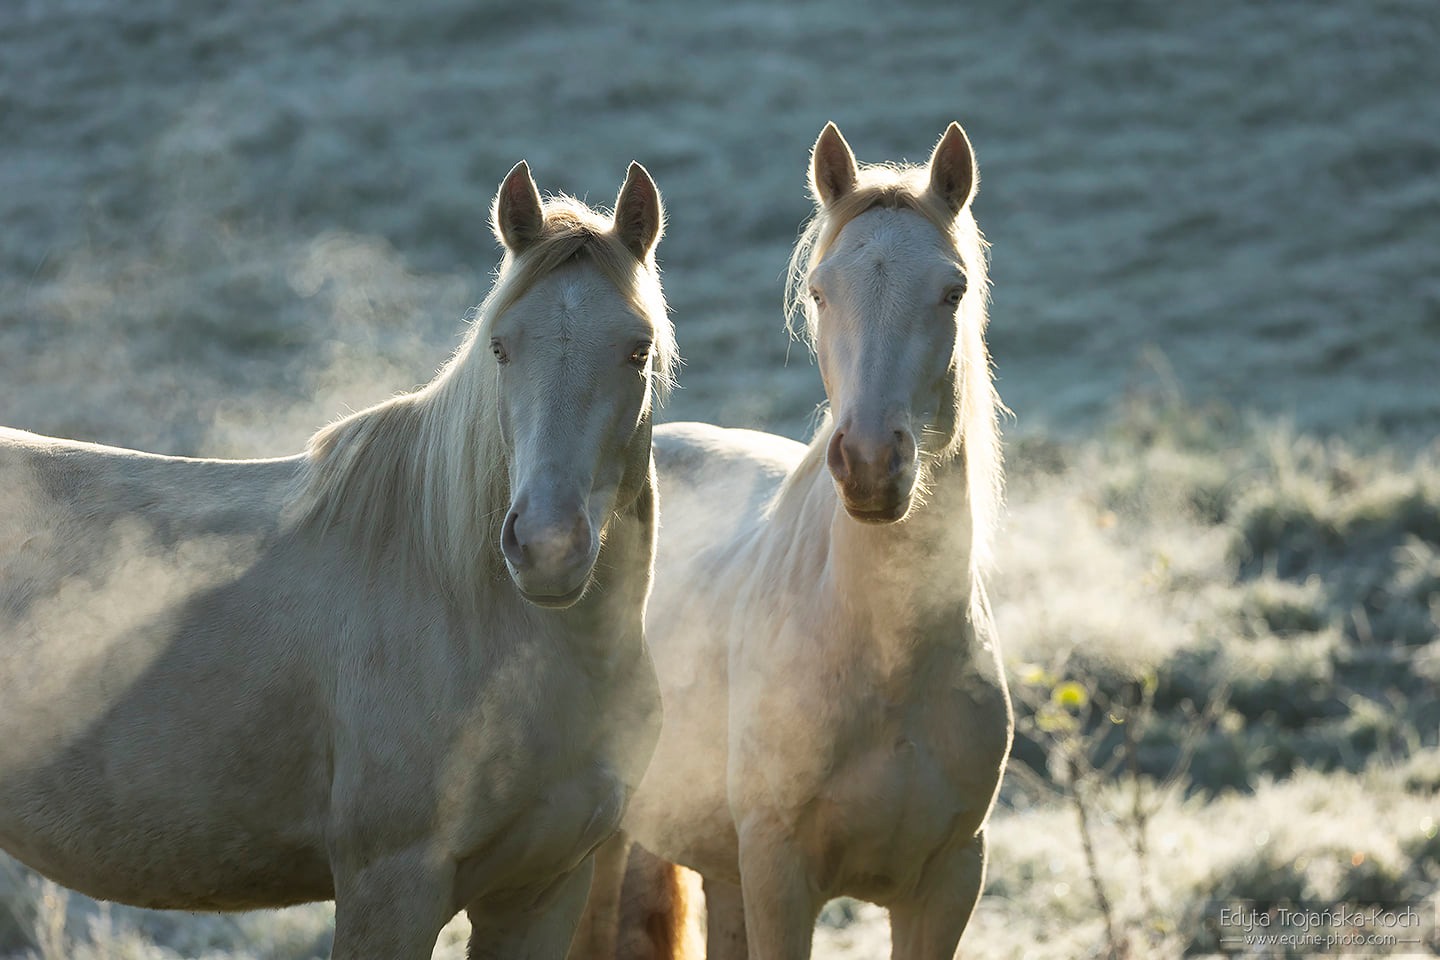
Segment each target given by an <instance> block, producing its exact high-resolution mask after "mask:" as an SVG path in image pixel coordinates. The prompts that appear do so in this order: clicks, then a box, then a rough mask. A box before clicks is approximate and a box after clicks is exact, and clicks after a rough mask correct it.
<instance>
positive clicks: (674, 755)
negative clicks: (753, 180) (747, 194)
mask: <svg viewBox="0 0 1440 960" xmlns="http://www.w3.org/2000/svg"><path fill="white" fill-rule="evenodd" d="M811 183H812V188H813V190H814V193H815V197H816V200H817V202H818V211H817V215H816V217H815V218H814V219H813V220H812V221H811V224H810V226H809V227H807V229H806V231H805V233H804V234H803V235H802V237H801V241H800V243H799V244H798V245H797V249H796V253H795V255H794V259H793V261H792V284H791V289H790V294H791V296H790V299H791V303H792V307H793V305H796V304H799V305H801V308H802V309H803V310H804V314H805V319H806V332H807V334H808V336H809V339H810V341H811V343H812V344H813V346H814V348H815V352H816V357H817V359H818V362H819V367H820V373H821V377H822V379H823V380H824V382H825V388H826V394H827V396H828V398H829V401H830V412H829V415H828V416H827V417H826V419H825V420H824V422H823V423H822V424H821V425H820V427H819V429H818V430H817V431H816V434H815V438H814V439H813V440H812V441H811V443H810V444H809V445H808V446H801V445H800V444H795V443H791V442H789V441H781V440H779V439H778V438H766V437H764V435H761V434H755V433H750V432H748V431H730V430H720V429H718V428H713V427H702V426H699V425H688V424H687V425H678V426H674V427H670V426H667V427H663V428H660V429H659V430H657V432H656V437H655V446H656V463H657V466H658V469H659V473H660V478H661V484H662V487H663V489H664V490H665V516H664V521H663V526H662V532H661V537H660V546H659V555H658V559H657V565H656V570H657V578H656V587H655V592H654V595H653V597H652V601H651V605H650V607H649V613H648V615H647V627H648V636H649V639H650V642H651V646H652V650H653V652H654V655H655V657H656V665H657V669H658V672H659V675H660V680H661V687H662V690H663V692H664V697H665V702H666V722H665V729H664V730H663V731H662V733H661V739H660V744H659V746H658V747H657V751H656V755H655V758H654V760H653V762H652V764H651V766H650V768H649V770H648V772H647V773H646V776H645V779H644V780H643V781H642V784H641V787H640V790H639V792H638V793H637V795H636V797H635V798H634V801H633V803H632V806H631V808H630V811H629V813H628V814H627V816H626V819H625V822H624V824H623V827H622V830H623V831H624V835H625V836H627V837H631V838H634V839H635V840H638V841H639V843H640V844H641V845H642V846H643V847H645V848H646V849H648V850H650V851H651V852H652V853H655V854H658V855H659V856H661V857H664V858H666V859H670V860H674V861H676V862H679V863H682V864H685V865H687V866H690V867H693V868H694V869H696V870H698V871H699V872H700V873H701V874H702V876H703V877H704V879H705V893H706V899H707V903H708V906H709V911H708V917H709V922H708V924H707V926H708V934H707V936H708V949H707V954H706V955H707V956H708V957H709V958H710V960H732V958H742V957H745V956H747V955H748V956H753V957H755V958H757V960H805V958H808V957H809V954H810V944H811V937H812V932H813V927H814V922H815V918H816V916H817V914H818V913H819V910H820V908H821V907H822V906H823V905H824V903H825V901H826V900H827V899H829V898H830V897H833V896H836V895H842V894H848V895H851V896H858V897H861V898H864V899H868V900H871V901H874V902H876V903H880V904H882V905H884V906H886V907H888V908H889V910H890V916H891V924H892V942H893V945H894V956H895V957H896V958H897V960H950V958H951V956H952V955H953V953H954V950H955V946H956V943H957V941H958V940H959V938H960V935H961V932H962V931H963V929H964V927H965V924H966V922H967V921H968V919H969V916H970V914H971V912H972V910H973V908H974V905H975V902H976V900H977V899H978V897H979V895H980V890H981V887H982V886H983V881H984V865H985V841H984V833H983V827H984V823H985V820H986V817H987V816H988V814H989V811H990V808H991V806H992V804H993V803H994V799H995V796H996V793H997V791H998V787H999V783H1000V778H1001V773H1002V771H1003V768H1004V763H1005V758H1006V755H1007V753H1008V749H1009V745H1010V738H1011V733H1012V716H1011V711H1010V704H1009V697H1008V694H1007V691H1006V688H1005V682H1004V678H1003V673H1002V670H1001V666H1000V662H999V656H998V650H997V648H996V645H995V642H994V637H993V632H992V629H991V624H990V617H989V610H988V606H987V602H986V599H985V595H984V587H983V581H982V578H981V570H982V567H983V561H984V556H985V551H986V548H987V545H988V536H989V533H990V530H991V528H992V526H993V519H994V513H995V511H996V509H997V504H998V497H999V489H998V488H999V450H998V432H997V425H996V414H997V410H998V399H997V398H996V397H995V394H994V387H993V383H992V380H991V377H990V369H989V358H988V354H987V352H986V350H985V346H984V340H983V331H984V327H985V307H984V299H985V257H984V250H983V244H982V241H981V240H980V237H979V232H978V230H977V229H976V227H975V223H974V219H973V217H972V216H971V214H970V211H969V204H970V200H971V198H972V197H973V194H974V187H975V183H976V175H975V167H974V157H973V154H972V152H971V150H970V145H969V141H968V140H967V139H966V137H965V135H964V133H963V132H962V131H961V130H960V128H959V127H958V126H957V125H952V126H951V127H950V129H949V130H947V132H946V134H945V136H944V137H942V138H941V140H940V142H939V144H938V145H937V146H936V148H935V151H934V153H933V154H932V156H931V160H930V163H929V164H928V165H927V166H925V167H894V166H879V167H867V168H864V169H861V168H859V167H858V166H857V164H856V163H855V159H854V155H853V154H852V153H851V152H850V149H849V146H848V145H847V144H846V143H845V141H844V139H843V138H842V137H841V136H840V134H839V131H838V130H836V129H835V128H834V127H833V126H829V127H827V128H826V130H825V131H824V132H823V133H822V134H821V137H820V139H819V141H818V142H817V144H816V148H815V153H814V157H813V165H812V179H811ZM623 842H624V841H623V839H622V840H621V841H617V842H616V845H618V844H621V843H623ZM616 845H612V847H611V850H612V851H613V850H614V849H615V847H616ZM616 859H618V858H617V857H616V856H614V855H613V853H607V855H606V856H605V857H604V858H602V860H603V862H605V863H607V864H613V862H614V861H615V860H616ZM652 875H653V873H652ZM615 882H616V878H615V873H614V870H613V867H611V868H609V869H608V871H607V874H606V875H605V876H604V878H603V879H602V881H598V882H597V889H596V892H595V896H594V897H593V898H592V914H593V913H594V912H595V911H598V910H600V909H606V910H608V909H609V906H610V903H611V902H613V901H615V900H618V899H619V897H618V896H617V895H615V894H613V893H609V894H607V893H606V891H607V889H608V890H613V886H614V883H615ZM651 882H653V881H651ZM652 926H655V927H657V928H659V927H660V926H661V924H652ZM589 930H590V932H591V937H590V941H589V942H590V944H591V945H592V953H593V954H595V955H604V954H605V953H606V951H607V944H606V940H607V938H608V932H607V931H606V930H605V928H604V924H603V923H602V922H601V921H600V920H599V919H598V918H594V917H593V916H592V919H591V922H590V925H589ZM628 939H629V938H627V942H628Z"/></svg>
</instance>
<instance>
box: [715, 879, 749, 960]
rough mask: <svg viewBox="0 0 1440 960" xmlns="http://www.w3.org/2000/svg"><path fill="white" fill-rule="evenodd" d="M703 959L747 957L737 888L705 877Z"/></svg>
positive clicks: (742, 903)
mask: <svg viewBox="0 0 1440 960" xmlns="http://www.w3.org/2000/svg"><path fill="white" fill-rule="evenodd" d="M705 916H706V918H707V919H706V923H705V960H748V957H749V956H750V954H749V951H748V950H747V949H746V945H745V900H744V897H743V896H742V895H741V893H740V888H739V887H737V886H735V885H734V884H730V883H726V882H725V881H724V880H711V879H710V878H708V877H707V878H706V879H705Z"/></svg>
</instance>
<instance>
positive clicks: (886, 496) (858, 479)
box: [826, 428, 916, 523]
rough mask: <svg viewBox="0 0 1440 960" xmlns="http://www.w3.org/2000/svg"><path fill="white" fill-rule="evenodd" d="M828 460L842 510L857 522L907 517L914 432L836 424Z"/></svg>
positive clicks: (911, 496) (912, 480)
mask: <svg viewBox="0 0 1440 960" xmlns="http://www.w3.org/2000/svg"><path fill="white" fill-rule="evenodd" d="M826 464H827V465H828V466H829V468H830V476H831V477H833V478H834V480H835V486H836V489H837V490H838V492H839V494H840V502H841V503H842V504H844V506H845V512H846V513H848V514H850V516H851V517H852V518H854V519H856V520H858V521H860V522H861V523H896V522H898V521H900V520H903V519H905V517H906V515H907V514H909V512H910V504H911V502H912V501H913V500H914V497H915V475H916V448H915V437H914V435H913V434H912V433H910V431H908V430H891V431H888V432H870V433H866V432H862V431H858V430H853V429H843V428H837V429H836V431H835V432H834V434H832V435H831V437H830V444H829V447H828V449H827V451H826Z"/></svg>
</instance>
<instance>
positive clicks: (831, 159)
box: [810, 122, 860, 205]
mask: <svg viewBox="0 0 1440 960" xmlns="http://www.w3.org/2000/svg"><path fill="white" fill-rule="evenodd" d="M859 180H860V170H859V168H858V167H857V166H856V165H855V153H854V151H852V150H851V149H850V144H848V143H846V142H845V138H844V137H843V136H841V135H840V128H839V127H837V126H835V124H834V123H833V122H831V123H827V124H825V129H824V130H821V131H820V137H819V139H817V140H816V141H815V149H814V150H812V151H811V152H810V192H811V193H813V194H814V195H815V199H816V200H819V201H820V202H821V203H822V204H826V205H829V204H831V203H834V202H835V201H836V200H839V199H840V198H841V197H843V196H845V194H847V193H849V192H850V191H851V190H854V189H855V184H856V183H858V182H859Z"/></svg>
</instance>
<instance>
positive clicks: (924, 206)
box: [785, 164, 1005, 569]
mask: <svg viewBox="0 0 1440 960" xmlns="http://www.w3.org/2000/svg"><path fill="white" fill-rule="evenodd" d="M876 208H883V209H890V210H912V211H914V212H915V213H918V214H919V215H920V216H922V217H924V218H925V220H927V221H928V222H929V223H930V224H931V225H932V226H934V227H935V229H936V230H938V231H939V232H940V235H941V236H942V237H944V238H945V239H946V241H947V242H949V243H950V245H951V246H952V248H953V250H954V252H955V254H956V255H957V256H958V257H959V259H960V263H961V266H962V267H963V268H964V271H965V277H966V281H967V285H968V287H969V289H970V291H972V292H971V293H970V294H969V295H968V296H966V297H965V298H964V300H963V301H962V302H961V308H960V309H961V317H960V324H959V333H958V337H957V343H956V352H955V356H956V363H957V365H958V366H959V369H958V370H957V371H956V374H957V375H956V376H955V378H954V387H955V403H956V410H957V416H958V423H957V427H958V429H957V430H956V431H955V436H954V437H953V438H952V440H951V443H950V444H949V446H947V447H946V448H944V449H942V450H940V451H937V452H936V454H937V457H938V459H939V460H941V461H947V460H950V459H953V458H956V457H962V458H963V462H964V466H965V473H966V483H967V486H968V492H969V499H970V510H971V522H972V525H973V528H974V531H975V534H974V545H973V547H972V560H973V564H974V565H975V567H976V569H980V568H982V567H983V566H984V565H985V564H987V563H988V562H989V560H990V548H991V538H992V534H993V531H994V527H995V525H996V523H997V522H998V519H999V512H1000V504H1001V501H1002V491H1003V485H1004V473H1003V458H1002V455H1001V450H1000V425H999V417H1000V414H1001V412H1002V411H1003V410H1004V409H1005V408H1004V405H1003V404H1002V403H1001V402H1000V398H999V395H998V394H997V393H996V391H995V383H994V376H993V371H992V369H991V362H990V353H989V348H988V347H987V346H986V343H985V328H986V326H987V325H988V322H989V319H988V309H987V308H988V305H989V299H990V281H989V257H988V244H987V243H986V242H985V238H984V237H983V235H982V234H981V233H980V229H979V227H978V225H977V224H976V223H975V218H974V216H973V215H972V214H971V212H970V208H969V207H968V206H967V207H965V209H963V210H961V211H960V212H959V213H958V214H956V213H954V212H952V211H951V210H950V208H949V207H948V206H947V205H946V204H945V201H944V200H942V199H941V198H939V197H937V196H935V195H934V194H933V193H932V192H931V190H930V171H929V168H928V167H926V166H924V165H913V164H865V165H862V166H861V167H860V168H859V179H858V181H857V183H856V186H855V188H854V189H852V190H851V191H850V192H848V193H846V194H844V195H843V196H841V197H839V198H837V199H835V200H834V201H832V202H831V203H829V204H820V205H817V208H816V210H815V213H814V214H813V215H812V216H811V218H810V220H809V222H807V223H806V225H805V227H804V229H803V230H802V231H801V233H800V238H799V239H798V240H797V241H796V243H795V249H794V251H793V252H792V253H791V256H790V265H789V269H788V271H787V274H786V285H785V315H786V327H787V329H788V330H789V331H790V333H791V335H792V336H796V337H799V338H801V339H803V340H804V341H805V343H806V344H807V345H808V346H809V347H810V348H811V349H812V350H813V349H814V345H815V337H816V334H817V324H818V321H819V318H818V315H817V313H816V311H815V307H814V304H813V303H812V302H811V299H810V296H809V277H810V274H811V272H812V271H813V270H814V269H815V268H816V267H817V266H818V265H819V264H820V261H821V260H823V259H824V258H825V255H826V254H827V253H828V252H829V250H830V248H831V247H832V246H834V244H835V242H836V240H837V239H838V238H839V236H840V232H841V231H842V230H844V228H845V227H846V226H847V225H848V224H849V223H850V222H851V221H853V220H855V219H856V218H857V217H859V216H861V215H862V214H864V213H866V212H868V211H870V210H873V209H876ZM797 320H803V326H802V327H800V329H799V330H797ZM829 431H830V420H829V417H828V416H827V417H825V418H823V419H822V420H821V422H820V424H819V426H818V428H817V430H816V432H815V435H814V437H813V438H812V439H811V443H810V449H809V451H808V452H807V454H806V457H805V464H806V466H805V468H803V469H802V470H800V471H797V474H800V473H804V474H807V475H812V476H813V474H814V472H815V471H818V470H821V469H824V465H825V449H826V445H827V443H828V440H829ZM792 479H798V477H796V478H792ZM796 499H797V502H798V499H799V498H796Z"/></svg>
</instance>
